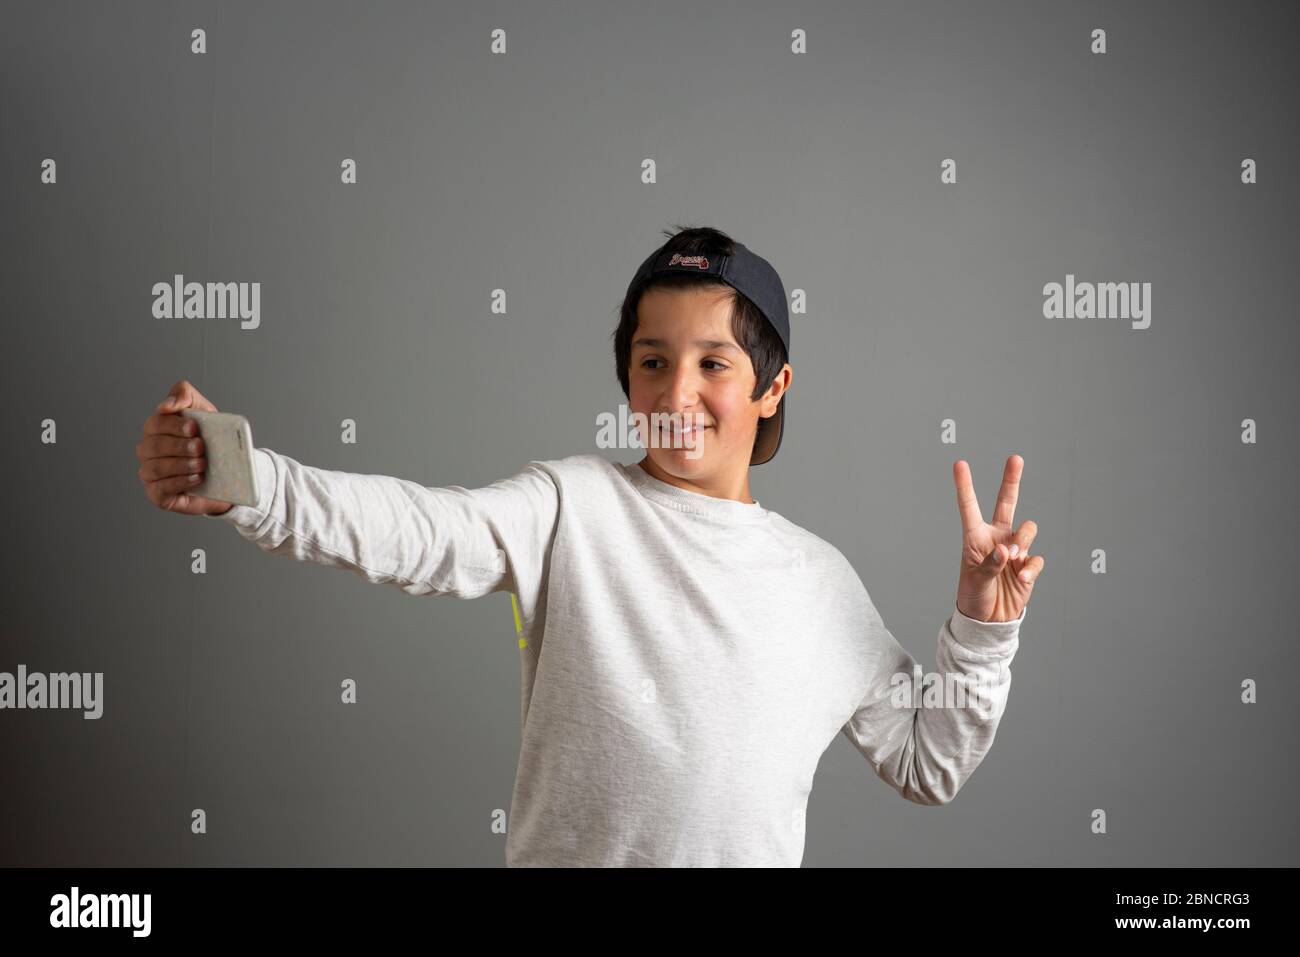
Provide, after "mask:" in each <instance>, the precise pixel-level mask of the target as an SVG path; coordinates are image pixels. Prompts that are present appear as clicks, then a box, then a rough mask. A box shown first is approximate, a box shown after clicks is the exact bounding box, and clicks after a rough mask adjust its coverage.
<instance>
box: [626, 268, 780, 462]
mask: <svg viewBox="0 0 1300 957" xmlns="http://www.w3.org/2000/svg"><path fill="white" fill-rule="evenodd" d="M645 340H653V341H651V342H647V341H645ZM787 368H788V366H787ZM757 381H758V379H757V375H756V373H755V371H754V365H753V363H752V362H751V361H750V359H749V355H748V354H747V353H746V352H745V350H744V349H742V348H741V347H740V344H739V343H737V342H736V340H735V339H734V338H732V335H731V304H730V293H729V291H726V290H718V289H691V288H687V289H651V290H649V291H648V292H646V293H645V294H644V295H642V296H641V301H640V303H638V305H637V327H636V331H635V333H633V336H632V353H631V366H630V368H629V369H628V391H629V393H630V394H629V396H628V401H629V404H630V406H631V411H632V412H640V413H642V414H643V415H645V416H646V418H647V420H649V422H648V423H647V424H652V423H653V419H652V418H651V416H652V414H653V413H655V412H660V413H676V417H675V419H674V422H675V423H676V424H677V425H679V426H682V425H686V426H689V425H693V424H695V423H696V422H697V421H699V422H702V423H703V424H704V426H705V428H704V429H703V430H702V431H700V432H698V433H697V434H696V437H695V438H694V440H693V441H687V440H683V439H680V438H679V439H676V440H674V439H673V437H672V436H669V435H663V434H660V436H659V437H658V439H657V441H655V442H652V441H650V439H649V437H648V436H644V435H643V436H642V440H643V444H645V445H646V447H647V448H646V452H647V455H648V456H649V457H650V459H651V460H652V461H653V462H654V463H655V464H656V465H658V466H659V467H660V468H661V469H663V470H664V471H665V472H668V473H669V474H671V475H675V476H677V477H678V478H682V479H686V480H689V481H692V482H697V481H700V480H701V479H705V478H709V477H714V476H726V475H731V474H735V473H737V472H739V473H740V474H747V472H748V469H749V459H750V455H751V453H752V451H753V448H754V435H755V431H756V430H757V428H758V420H759V418H760V416H761V415H771V414H772V413H773V412H775V411H776V406H777V403H778V401H779V396H780V393H781V391H782V390H783V389H784V387H785V384H784V381H783V376H780V375H778V376H777V379H776V381H775V382H774V383H773V384H772V389H770V390H768V393H767V394H765V395H764V396H763V397H762V398H760V399H759V400H758V401H753V400H751V399H750V395H751V394H752V393H753V391H754V386H755V384H756V383H757ZM773 393H775V395H774V394H773ZM655 446H658V447H655Z"/></svg>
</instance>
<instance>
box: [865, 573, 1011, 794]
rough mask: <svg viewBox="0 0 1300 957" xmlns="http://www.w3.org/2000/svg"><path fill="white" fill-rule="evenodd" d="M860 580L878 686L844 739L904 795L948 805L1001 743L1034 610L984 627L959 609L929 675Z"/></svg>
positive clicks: (944, 627) (874, 684) (871, 687)
mask: <svg viewBox="0 0 1300 957" xmlns="http://www.w3.org/2000/svg"><path fill="white" fill-rule="evenodd" d="M854 579H855V580H857V588H858V589H859V590H860V593H859V595H858V614H859V615H860V616H861V617H860V618H859V619H858V620H859V621H862V620H865V622H866V634H867V639H868V641H869V642H870V643H871V645H872V647H873V649H874V651H873V654H872V655H871V656H870V659H871V661H872V662H873V664H872V667H871V669H870V670H871V678H870V684H869V686H868V688H867V691H866V693H865V695H864V696H863V698H862V700H861V702H860V703H859V705H858V707H857V710H856V711H855V712H854V714H853V716H852V717H851V718H850V719H849V720H848V722H847V723H846V724H845V725H844V727H843V729H842V731H843V734H844V736H845V737H847V738H848V739H849V740H850V741H851V742H853V744H854V746H855V747H856V748H857V749H858V750H859V751H860V752H862V754H863V756H865V757H866V759H867V761H868V762H870V764H871V767H872V769H873V770H874V771H875V772H876V774H877V775H878V776H879V777H880V778H881V779H882V780H883V781H885V783H886V784H888V785H889V786H890V787H892V788H893V789H894V790H895V791H897V792H898V793H899V794H900V795H901V796H902V797H903V798H905V799H906V800H908V801H912V802H914V803H916V804H947V803H948V802H949V801H951V800H952V799H953V798H954V797H956V796H957V792H958V791H959V790H961V787H962V785H963V784H965V783H966V780H967V778H969V777H970V776H971V774H973V773H974V771H975V768H977V767H978V766H979V764H980V762H981V761H982V760H984V755H985V754H987V753H988V750H989V748H990V747H992V745H993V736H994V734H995V733H996V732H997V728H998V723H999V721H1001V719H1002V713H1003V711H1004V709H1005V708H1006V703H1007V695H1008V694H1009V692H1010V690H1011V667H1010V666H1011V659H1012V658H1013V657H1015V653H1016V650H1017V648H1018V647H1019V645H1020V638H1019V633H1020V625H1021V623H1022V622H1023V621H1024V620H1025V615H1026V614H1027V613H1028V608H1025V609H1024V610H1023V611H1021V613H1020V617H1019V618H1018V619H1016V620H1014V621H1005V622H982V621H976V620H975V619H973V618H968V617H967V616H966V615H963V614H962V613H961V612H960V611H958V610H957V607H956V605H955V604H954V606H953V611H952V614H951V616H949V618H948V620H947V621H945V622H944V623H943V625H942V627H941V628H940V629H939V648H938V653H937V662H938V669H937V671H936V672H935V673H933V674H932V675H928V676H926V675H922V674H921V669H920V665H918V664H917V662H916V660H915V659H913V658H912V656H911V655H909V654H908V653H907V651H906V650H905V649H904V648H903V647H902V646H901V645H900V644H899V643H898V641H897V640H896V639H895V638H894V636H893V635H892V634H890V632H889V630H888V629H887V628H886V627H885V625H884V622H883V621H882V620H881V618H880V614H879V613H878V612H877V611H876V607H875V605H874V604H873V603H872V601H871V598H870V596H869V595H868V594H867V591H866V588H865V587H864V586H863V585H862V583H861V580H860V579H857V576H856V574H855V575H854Z"/></svg>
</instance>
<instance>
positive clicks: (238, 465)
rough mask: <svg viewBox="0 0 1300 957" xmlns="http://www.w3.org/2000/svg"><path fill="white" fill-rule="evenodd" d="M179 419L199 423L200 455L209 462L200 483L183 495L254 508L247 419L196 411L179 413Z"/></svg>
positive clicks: (254, 470)
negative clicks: (201, 447) (187, 494)
mask: <svg viewBox="0 0 1300 957" xmlns="http://www.w3.org/2000/svg"><path fill="white" fill-rule="evenodd" d="M181 415H183V416H186V417H188V418H191V419H193V420H194V421H195V422H196V423H198V426H199V438H201V439H203V453H202V454H203V456H204V457H205V458H206V459H207V460H208V467H207V469H206V471H205V472H204V475H203V481H202V482H200V483H199V484H198V485H196V486H194V488H191V489H186V491H187V492H190V493H192V494H194V495H202V496H203V497H204V498H210V499H214V500H215V501H218V502H230V503H231V504H233V505H256V504H257V465H256V463H255V462H254V461H253V428H252V426H250V425H249V424H248V419H246V418H244V417H243V416H242V415H239V414H237V413H234V412H202V411H200V410H198V409H181Z"/></svg>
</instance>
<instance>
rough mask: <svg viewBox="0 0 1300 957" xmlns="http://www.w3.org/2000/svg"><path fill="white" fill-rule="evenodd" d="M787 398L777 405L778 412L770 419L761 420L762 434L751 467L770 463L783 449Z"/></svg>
mask: <svg viewBox="0 0 1300 957" xmlns="http://www.w3.org/2000/svg"><path fill="white" fill-rule="evenodd" d="M785 398H786V397H785V396H781V401H780V402H778V403H777V404H776V412H775V414H773V415H772V417H771V418H769V419H760V420H759V421H760V422H763V423H764V424H763V425H762V426H761V428H760V430H761V434H760V435H759V437H758V441H757V442H755V443H754V453H753V454H752V455H751V456H750V457H749V464H750V465H762V464H763V463H764V462H769V461H771V459H772V456H774V455H776V451H777V449H779V448H780V447H781V436H782V435H783V434H784V433H785Z"/></svg>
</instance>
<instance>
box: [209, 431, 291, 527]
mask: <svg viewBox="0 0 1300 957" xmlns="http://www.w3.org/2000/svg"><path fill="white" fill-rule="evenodd" d="M253 465H254V467H255V468H256V469H257V504H256V505H232V506H230V508H228V509H226V511H224V512H220V513H218V514H215V515H212V514H209V515H205V516H204V517H205V518H215V519H220V520H221V521H223V522H228V523H229V524H231V525H238V526H240V527H241V528H255V527H257V526H258V525H260V524H261V523H262V519H264V518H265V517H266V514H267V512H269V511H270V510H271V502H273V501H274V500H275V462H273V461H272V460H271V456H270V454H269V453H268V452H267V451H266V449H258V448H255V449H253Z"/></svg>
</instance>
